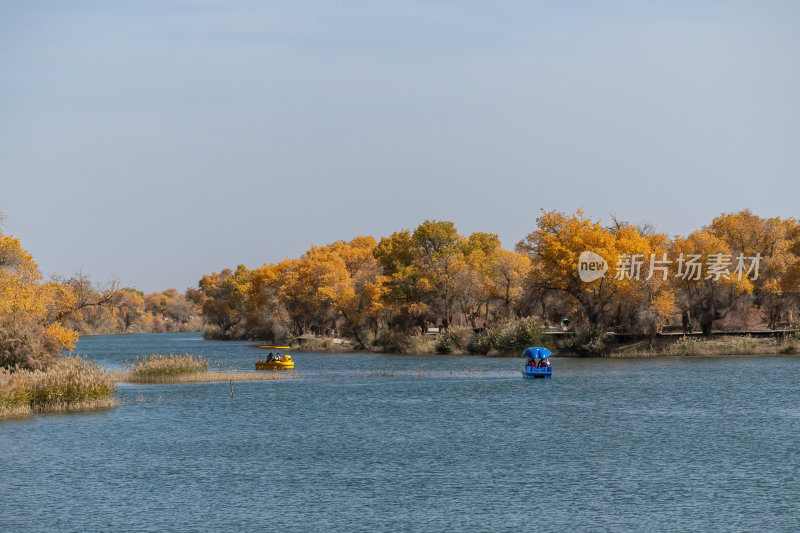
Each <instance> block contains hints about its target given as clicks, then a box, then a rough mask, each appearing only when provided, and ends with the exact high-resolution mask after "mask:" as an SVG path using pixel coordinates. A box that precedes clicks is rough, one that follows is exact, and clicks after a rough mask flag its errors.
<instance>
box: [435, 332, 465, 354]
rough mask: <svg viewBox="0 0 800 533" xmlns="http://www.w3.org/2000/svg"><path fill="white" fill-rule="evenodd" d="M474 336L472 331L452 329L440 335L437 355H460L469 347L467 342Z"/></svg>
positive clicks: (437, 342)
mask: <svg viewBox="0 0 800 533" xmlns="http://www.w3.org/2000/svg"><path fill="white" fill-rule="evenodd" d="M471 336H472V330H470V329H466V328H458V329H451V330H449V331H447V332H445V333H442V334H441V335H439V339H438V340H437V341H436V353H440V354H450V353H459V352H462V351H463V350H464V348H466V346H467V342H468V341H469V339H470V337H471Z"/></svg>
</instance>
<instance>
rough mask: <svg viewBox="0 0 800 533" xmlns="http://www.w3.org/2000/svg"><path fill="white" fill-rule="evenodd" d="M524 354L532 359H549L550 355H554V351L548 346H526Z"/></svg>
mask: <svg viewBox="0 0 800 533" xmlns="http://www.w3.org/2000/svg"><path fill="white" fill-rule="evenodd" d="M522 355H525V356H527V357H530V358H532V359H547V358H548V357H550V356H551V355H553V353H552V352H551V351H550V350H548V349H547V348H541V347H539V346H531V347H530V348H525V351H524V352H522Z"/></svg>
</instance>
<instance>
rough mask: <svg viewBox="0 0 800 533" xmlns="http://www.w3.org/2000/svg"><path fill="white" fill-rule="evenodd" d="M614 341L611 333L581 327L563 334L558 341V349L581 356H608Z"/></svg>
mask: <svg viewBox="0 0 800 533" xmlns="http://www.w3.org/2000/svg"><path fill="white" fill-rule="evenodd" d="M614 342H615V336H614V334H613V333H607V332H602V331H598V330H595V329H581V330H578V331H576V332H575V333H574V334H572V335H568V336H565V337H564V338H563V339H562V340H561V341H560V342H559V349H560V350H561V351H564V352H572V353H574V354H577V355H583V356H601V357H608V355H609V354H610V353H611V348H612V347H613V345H614Z"/></svg>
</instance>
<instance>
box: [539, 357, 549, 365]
mask: <svg viewBox="0 0 800 533" xmlns="http://www.w3.org/2000/svg"><path fill="white" fill-rule="evenodd" d="M550 366H551V365H550V359H548V358H546V357H545V358H544V359H542V362H541V363H540V368H550Z"/></svg>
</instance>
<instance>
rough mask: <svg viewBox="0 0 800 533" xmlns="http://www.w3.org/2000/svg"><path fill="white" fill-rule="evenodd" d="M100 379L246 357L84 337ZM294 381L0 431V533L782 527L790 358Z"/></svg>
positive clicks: (788, 499)
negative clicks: (535, 376)
mask: <svg viewBox="0 0 800 533" xmlns="http://www.w3.org/2000/svg"><path fill="white" fill-rule="evenodd" d="M78 351H79V352H81V353H84V354H86V355H87V356H88V357H89V358H91V359H94V360H97V361H99V362H101V364H103V365H105V366H109V367H112V368H113V367H116V366H118V365H119V364H120V363H121V361H123V360H125V359H131V358H132V357H134V356H136V355H145V354H148V353H153V352H159V353H168V352H174V353H193V354H202V355H205V356H206V357H209V358H211V359H214V360H219V361H224V363H222V364H223V366H226V367H229V368H234V369H248V370H249V369H251V368H252V365H253V361H255V360H256V359H258V358H259V357H261V356H263V355H264V352H263V351H261V350H258V349H256V348H255V347H254V346H253V345H252V344H251V343H238V342H237V343H231V342H209V341H203V340H202V339H201V338H200V337H199V335H197V334H157V335H125V336H103V337H85V338H83V339H81V341H80V343H79V345H78ZM295 361H296V370H295V373H296V374H297V375H298V376H299V379H295V380H285V381H266V382H242V383H234V392H235V396H234V397H231V393H230V386H229V384H228V383H201V384H186V385H121V386H119V387H118V396H119V397H120V399H121V400H122V401H123V403H122V405H121V406H120V407H118V408H116V409H113V410H110V411H105V412H99V413H87V414H72V415H51V416H37V417H33V418H28V419H23V420H15V421H10V422H4V423H1V424H0V450H2V454H0V472H2V473H3V477H2V481H0V499H1V500H2V502H3V505H2V507H0V531H59V532H60V531H256V530H272V531H321V532H322V531H324V532H328V531H523V530H529V531H532V530H536V531H622V530H625V531H629V530H638V531H685V530H696V531H697V530H703V531H706V530H708V531H756V530H759V531H763V530H769V531H797V530H799V529H800V511H798V508H800V497H798V494H800V482H799V481H798V473H799V472H798V464H800V452H798V435H800V366H798V360H797V359H795V358H778V357H764V358H731V359H704V358H666V359H632V360H593V359H559V358H556V359H554V361H553V362H554V365H553V366H554V378H553V379H552V380H535V381H534V380H527V381H526V380H523V379H522V377H521V374H520V369H521V365H522V359H505V358H501V359H494V358H485V357H477V358H472V357H435V356H418V357H416V356H415V357H410V356H388V355H375V354H344V355H327V354H317V353H298V354H295Z"/></svg>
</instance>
